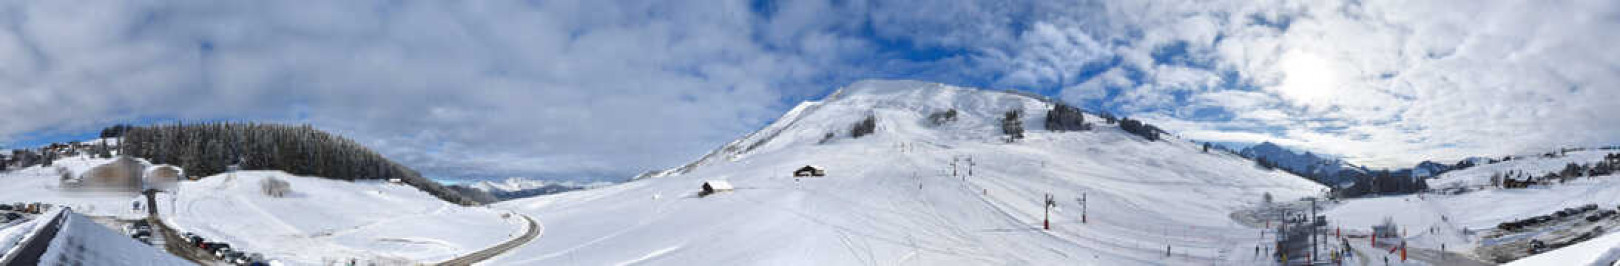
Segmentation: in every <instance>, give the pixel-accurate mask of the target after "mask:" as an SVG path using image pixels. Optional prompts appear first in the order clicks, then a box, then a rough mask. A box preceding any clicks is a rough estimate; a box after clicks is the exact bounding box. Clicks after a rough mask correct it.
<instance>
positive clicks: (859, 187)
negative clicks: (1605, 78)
mask: <svg viewBox="0 0 1620 266" xmlns="http://www.w3.org/2000/svg"><path fill="white" fill-rule="evenodd" d="M950 108H955V109H956V110H957V111H958V112H959V115H958V119H957V121H955V122H952V123H948V124H945V125H938V126H935V125H931V124H930V122H929V121H928V119H927V116H928V115H930V114H933V113H938V112H943V111H946V110H947V109H950ZM1049 108H1050V106H1049V105H1048V104H1047V103H1045V102H1042V101H1039V100H1036V99H1033V98H1029V97H1025V96H1020V95H1014V94H1009V93H1001V92H994V91H983V90H973V89H962V88H954V87H947V86H941V85H936V84H927V83H916V82H893V81H875V82H872V81H869V82H861V83H857V84H855V85H852V86H851V87H850V88H846V89H844V90H843V91H842V92H840V93H838V94H836V95H835V96H833V99H829V100H827V101H824V102H808V103H804V104H802V105H801V106H799V107H798V108H795V109H794V111H793V112H790V113H789V114H788V115H786V116H784V117H783V118H782V119H780V120H778V121H777V122H775V123H774V124H773V125H770V126H768V127H766V128H765V129H764V130H762V131H761V132H758V133H755V134H752V135H750V136H748V137H746V138H744V139H743V140H740V141H737V142H734V143H732V144H730V145H728V146H727V147H723V148H722V149H721V150H719V151H717V152H715V153H713V154H711V155H710V156H706V157H705V158H703V159H701V160H699V163H697V164H696V165H693V166H689V167H686V169H685V170H690V172H686V173H684V174H682V173H680V172H681V171H669V172H666V173H664V174H661V175H653V176H661V177H653V178H646V179H642V180H638V181H633V182H628V183H624V184H620V185H615V186H609V187H606V188H600V189H594V190H586V191H577V192H569V193H562V194H557V195H550V196H542V197H537V198H531V199H519V200H513V201H508V202H503V203H499V204H496V207H497V208H506V209H512V210H517V211H519V212H523V213H527V214H531V215H532V216H534V217H535V218H536V219H538V220H540V222H542V223H543V224H544V227H545V233H544V235H543V236H541V237H540V238H539V239H537V240H535V241H534V242H531V243H530V244H529V245H526V246H524V247H522V248H519V249H517V250H515V251H513V252H512V253H511V254H507V255H504V256H501V257H498V258H497V259H496V260H495V261H494V263H493V264H498V265H615V264H633V263H652V264H675V265H737V264H744V265H800V264H814V265H854V264H860V265H866V264H885V265H886V264H919V265H960V264H971V265H985V264H991V265H998V264H1015V265H1075V264H1079V265H1162V264H1210V263H1215V264H1239V265H1250V264H1257V263H1261V261H1260V260H1259V259H1258V258H1255V257H1254V256H1253V254H1252V253H1253V249H1254V248H1255V247H1256V246H1257V245H1259V244H1260V236H1259V232H1260V229H1255V228H1251V227H1248V226H1245V225H1242V224H1239V223H1237V222H1235V221H1233V220H1232V219H1231V218H1230V215H1231V213H1232V212H1234V211H1236V210H1239V209H1245V208H1252V207H1253V206H1254V205H1255V204H1256V203H1257V202H1258V201H1260V199H1261V198H1262V197H1261V195H1262V194H1263V193H1270V194H1272V195H1274V196H1275V197H1276V198H1277V199H1279V200H1293V199H1297V198H1300V197H1305V196H1311V195H1316V194H1318V193H1320V192H1321V191H1322V190H1323V187H1322V186H1319V185H1317V184H1315V183H1312V182H1309V181H1306V180H1304V179H1302V178H1299V177H1296V176H1292V175H1289V174H1285V173H1282V172H1276V171H1264V170H1260V169H1259V168H1257V167H1255V165H1254V163H1253V162H1251V161H1248V160H1244V159H1241V158H1238V157H1236V156H1232V155H1229V154H1221V153H1203V152H1201V151H1200V149H1199V147H1198V146H1197V145H1194V144H1192V143H1188V142H1184V141H1181V140H1176V139H1174V138H1169V139H1167V140H1162V141H1159V142H1148V141H1146V140H1143V139H1141V138H1139V137H1136V136H1132V135H1129V134H1127V133H1125V132H1123V131H1121V130H1120V129H1118V128H1117V127H1116V126H1114V125H1109V124H1105V123H1103V122H1102V119H1100V118H1097V117H1095V116H1088V117H1087V121H1088V122H1091V123H1094V124H1096V129H1095V130H1093V131H1082V132H1066V133H1059V132H1050V131H1046V130H1044V127H1043V120H1042V119H1044V117H1045V113H1046V110H1047V109H1049ZM1009 110H1021V111H1023V113H1024V115H1023V120H1024V121H1023V122H1024V123H1023V124H1024V126H1025V128H1027V129H1029V133H1027V134H1028V138H1027V139H1025V140H1022V141H1019V142H1016V143H1006V142H1004V141H1002V140H1001V136H1003V134H1002V133H1001V127H1000V121H999V119H1000V118H1001V117H1002V116H1003V114H1004V112H1006V111H1009ZM868 114H872V115H874V116H875V117H876V118H877V124H878V126H877V130H876V132H877V133H876V134H874V135H870V136H866V137H862V138H858V139H852V138H850V135H849V132H850V126H851V125H853V124H855V123H856V122H857V121H860V120H861V119H863V118H864V117H865V116H867V115H868ZM828 133H833V134H834V135H836V136H835V137H834V138H833V139H832V140H830V141H826V143H824V144H818V143H821V142H823V141H822V140H823V139H824V136H825V135H826V134H828ZM969 157H971V158H972V161H973V164H972V166H971V167H970V166H969V164H968V163H967V162H966V161H963V160H957V167H956V170H955V172H957V173H959V175H953V174H952V172H953V170H952V164H951V163H952V162H953V160H956V159H966V158H969ZM804 165H818V166H822V167H825V168H826V171H827V176H826V177H820V178H803V179H797V180H796V179H794V178H792V177H791V172H792V171H793V170H795V169H797V168H799V167H801V166H804ZM969 168H971V171H972V175H971V176H969V175H968V172H969ZM704 180H727V181H729V182H730V183H731V184H733V185H735V186H736V187H737V189H736V190H735V191H733V192H722V193H718V194H714V195H709V196H706V197H700V196H698V195H697V194H698V193H697V192H698V191H699V185H700V184H701V183H702V182H703V181H704ZM1048 193H1049V194H1052V195H1053V196H1054V197H1055V200H1056V203H1057V205H1058V207H1057V209H1056V210H1054V211H1053V212H1052V230H1050V231H1047V230H1042V229H1041V227H1042V224H1041V221H1042V215H1043V213H1042V211H1043V209H1042V206H1043V204H1042V202H1043V196H1044V195H1045V194H1048ZM1082 195H1085V197H1087V200H1088V201H1089V204H1088V205H1087V206H1088V208H1089V210H1088V213H1089V214H1088V216H1089V217H1088V220H1089V222H1088V223H1085V224H1082V223H1081V222H1080V219H1081V207H1080V206H1079V203H1078V202H1077V199H1078V198H1080V197H1081V196H1082ZM1167 246H1169V247H1171V248H1172V250H1171V254H1172V255H1171V256H1168V257H1167V256H1166V255H1165V253H1166V251H1165V249H1166V247H1167Z"/></svg>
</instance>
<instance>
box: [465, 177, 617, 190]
mask: <svg viewBox="0 0 1620 266" xmlns="http://www.w3.org/2000/svg"><path fill="white" fill-rule="evenodd" d="M610 184H612V183H608V182H589V183H587V182H576V181H551V180H535V179H527V178H521V177H512V178H507V179H503V180H501V181H479V182H477V183H473V184H471V185H468V186H467V187H470V188H473V189H478V190H483V191H486V192H508V193H511V192H522V191H525V190H533V189H540V188H545V187H546V186H549V185H556V186H563V187H579V188H592V187H602V186H606V185H610Z"/></svg>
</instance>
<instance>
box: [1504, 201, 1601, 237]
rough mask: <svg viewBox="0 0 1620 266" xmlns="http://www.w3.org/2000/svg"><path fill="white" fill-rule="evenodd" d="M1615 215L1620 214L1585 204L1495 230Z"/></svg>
mask: <svg viewBox="0 0 1620 266" xmlns="http://www.w3.org/2000/svg"><path fill="white" fill-rule="evenodd" d="M1593 212H1595V213H1593ZM1588 213H1591V214H1588ZM1617 214H1620V212H1617V211H1616V210H1602V211H1598V206H1597V204H1587V205H1583V206H1580V207H1574V208H1564V209H1563V210H1558V211H1556V212H1553V213H1552V214H1547V215H1541V216H1536V217H1530V218H1525V219H1523V220H1516V221H1508V222H1505V223H1501V224H1497V225H1496V229H1501V230H1503V231H1519V230H1521V229H1524V228H1525V227H1531V226H1536V225H1541V224H1545V223H1548V222H1552V221H1555V220H1561V219H1568V218H1571V217H1575V218H1579V217H1581V216H1582V215H1585V218H1586V221H1587V222H1596V221H1598V220H1602V219H1603V218H1609V217H1614V216H1615V215H1617Z"/></svg>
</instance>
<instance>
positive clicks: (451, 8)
mask: <svg viewBox="0 0 1620 266" xmlns="http://www.w3.org/2000/svg"><path fill="white" fill-rule="evenodd" d="M1616 28H1620V2H1616V1H1608V0H1587V1H1498V0H1486V1H1476V0H1467V1H1460V0H1436V1H1375V0H1365V1H1334V0H1327V1H1270V0H1260V1H1251V0H1242V1H1220V0H1215V1H1178V0H1170V1H1165V0H1141V1H1138V0H1120V1H976V0H945V1H912V0H894V1H861V0H836V1H819V0H808V1H725V0H694V1H685V0H662V1H617V0H586V1H567V0H557V1H544V0H542V1H365V0H355V1H3V2H0V117H3V119H0V145H5V146H7V147H28V146H32V145H38V144H41V143H48V142H53V141H65V140H72V139H82V138H85V137H89V136H94V134H95V132H97V131H99V130H100V129H101V128H102V127H105V126H107V125H111V124H114V123H136V124H151V123H171V122H175V121H192V122H197V121H268V122H281V123H307V124H312V125H314V126H316V127H318V128H321V129H325V130H328V131H332V132H335V133H338V134H341V135H343V136H345V137H349V138H353V139H355V140H358V141H360V142H361V143H363V144H366V145H368V146H371V147H373V148H374V149H377V150H378V151H379V152H381V153H382V154H384V155H386V156H388V157H390V158H393V159H395V160H398V161H400V162H402V163H404V164H406V165H409V166H411V167H413V168H416V169H418V170H421V171H422V172H424V173H425V174H427V175H429V176H431V177H435V178H440V179H494V178H505V177H531V178H546V179H583V180H619V179H623V178H627V177H629V176H632V175H635V174H637V173H640V172H644V171H649V170H656V169H664V168H669V167H675V166H678V165H680V164H683V163H685V162H688V161H691V160H694V159H696V158H697V157H698V156H700V155H702V154H703V153H705V152H707V151H709V150H710V149H714V148H717V147H719V146H720V145H722V144H724V143H726V142H728V141H730V140H732V139H735V138H738V137H740V136H742V135H744V134H747V133H749V132H751V131H753V130H756V129H758V128H760V127H762V126H764V125H765V124H766V123H769V122H770V121H772V120H773V119H775V118H776V117H778V116H780V115H781V114H782V113H783V112H785V111H786V110H788V109H790V108H791V107H792V106H794V105H795V104H797V103H798V102H800V101H806V100H815V99H819V98H821V97H823V96H825V95H827V94H828V93H830V92H831V91H833V90H836V89H837V88H838V87H840V86H843V85H847V84H849V83H851V82H853V81H856V80H861V79H914V80H924V81H933V82H941V83H947V84H953V85H960V86H972V87H981V88H990V89H1014V90H1025V91H1031V92H1035V93H1040V94H1044V95H1049V96H1053V97H1055V98H1057V99H1060V100H1063V101H1066V102H1070V103H1074V104H1076V105H1079V106H1082V107H1084V108H1086V109H1087V110H1092V111H1100V112H1111V113H1116V114H1119V115H1123V116H1129V117H1133V118H1138V119H1141V120H1144V121H1147V122H1149V123H1153V124H1156V125H1159V126H1160V127H1163V128H1165V129H1167V130H1169V131H1171V132H1174V133H1175V134H1177V135H1181V136H1182V137H1184V138H1189V139H1196V140H1205V141H1217V142H1238V143H1243V142H1249V143H1252V142H1260V141H1271V142H1275V143H1279V144H1282V145H1285V146H1290V147H1294V148H1300V149H1307V150H1311V151H1313V152H1317V153H1323V154H1333V155H1336V156H1339V157H1342V158H1344V159H1346V160H1349V161H1351V162H1354V163H1359V164H1364V165H1368V166H1373V167H1406V166H1410V165H1412V164H1415V163H1417V162H1419V161H1422V160H1426V159H1436V160H1453V161H1454V160H1456V159H1460V158H1463V157H1466V156H1475V155H1501V154H1512V153H1526V152H1539V151H1546V150H1551V149H1555V148H1558V147H1573V146H1602V145H1612V144H1620V115H1616V114H1620V104H1617V99H1620V49H1613V47H1614V44H1616V43H1620V31H1616V30H1614V29H1616Z"/></svg>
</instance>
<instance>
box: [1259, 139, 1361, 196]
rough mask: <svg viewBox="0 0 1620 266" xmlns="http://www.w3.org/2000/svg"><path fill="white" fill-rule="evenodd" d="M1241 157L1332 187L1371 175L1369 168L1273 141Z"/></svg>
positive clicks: (1263, 143) (1261, 144)
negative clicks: (1290, 147) (1279, 144)
mask: <svg viewBox="0 0 1620 266" xmlns="http://www.w3.org/2000/svg"><path fill="white" fill-rule="evenodd" d="M1238 155H1242V156H1243V157H1245V158H1249V159H1252V160H1255V161H1256V162H1260V163H1261V164H1262V165H1265V164H1271V165H1274V166H1275V167H1277V168H1280V169H1283V170H1285V171H1289V172H1292V173H1294V174H1296V175H1299V176H1303V177H1306V178H1310V179H1311V180H1314V181H1316V182H1317V183H1322V184H1324V185H1329V186H1339V185H1348V183H1351V182H1355V177H1356V176H1358V175H1365V174H1367V173H1368V172H1371V171H1370V170H1368V169H1367V168H1366V167H1362V166H1358V165H1355V164H1351V163H1349V162H1345V161H1344V160H1340V159H1337V158H1332V157H1325V156H1319V155H1316V154H1313V153H1311V152H1309V151H1306V152H1304V153H1294V151H1293V150H1289V149H1288V148H1284V147H1282V146H1278V145H1277V144H1275V143H1271V142H1261V143H1260V144H1256V145H1254V146H1250V147H1248V148H1244V149H1243V150H1241V151H1239V152H1238Z"/></svg>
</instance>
